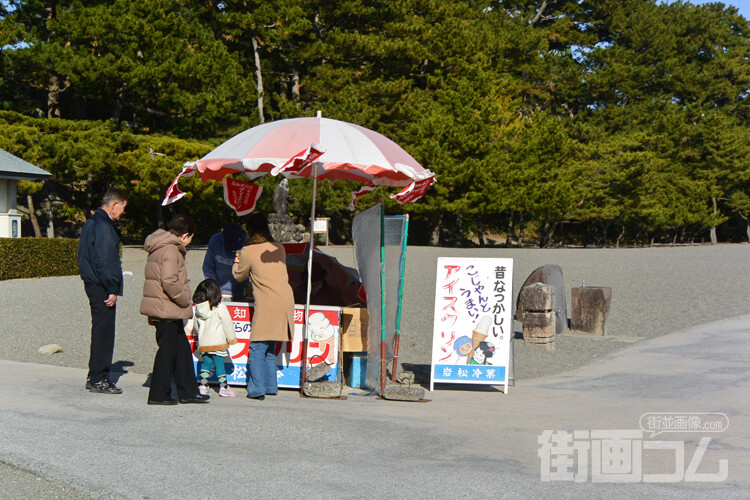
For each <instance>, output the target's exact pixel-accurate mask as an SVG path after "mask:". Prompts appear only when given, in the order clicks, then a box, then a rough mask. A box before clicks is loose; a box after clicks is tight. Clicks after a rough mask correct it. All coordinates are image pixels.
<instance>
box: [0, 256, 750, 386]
mask: <svg viewBox="0 0 750 500" xmlns="http://www.w3.org/2000/svg"><path fill="white" fill-rule="evenodd" d="M323 248H324V250H326V251H327V252H328V253H330V254H331V255H333V256H335V257H337V258H338V259H339V260H340V261H341V262H342V263H344V264H346V265H350V266H353V260H354V258H353V250H352V247H344V246H341V247H334V246H330V247H323ZM204 253H205V249H204V248H193V249H191V250H190V251H189V252H188V256H187V262H188V273H189V275H190V276H192V280H193V281H192V285H193V287H194V286H195V285H196V284H197V283H198V282H199V281H200V280H201V279H202V272H201V264H202V261H203V255H204ZM439 256H453V257H474V258H482V257H510V258H513V259H514V276H513V284H514V298H515V295H517V293H518V286H519V285H520V284H521V283H522V282H523V281H524V280H525V279H526V277H527V276H528V275H529V274H530V273H531V271H533V270H534V269H535V268H536V267H538V266H541V265H544V264H558V265H559V266H560V267H561V268H562V270H563V276H564V279H565V285H566V295H567V303H568V304H570V288H571V287H573V286H580V285H581V282H582V281H585V282H586V284H587V285H590V286H595V285H601V286H611V287H612V306H611V309H610V315H609V319H608V335H607V336H606V337H588V336H583V335H574V334H570V333H563V334H562V335H559V336H558V337H557V340H556V345H557V349H556V350H555V351H549V352H548V351H544V350H542V349H539V348H537V347H535V346H531V345H528V344H526V343H525V342H523V340H518V339H517V340H516V341H515V342H514V349H515V358H514V360H515V378H516V379H522V378H530V377H537V376H543V375H550V374H555V373H559V372H561V371H565V370H568V369H571V368H575V367H578V366H581V365H584V364H587V363H589V362H591V361H595V360H596V359H598V358H601V357H603V356H605V355H606V354H607V353H610V352H612V351H614V350H616V349H621V348H624V347H627V346H629V345H632V344H633V343H634V342H637V341H638V340H639V339H642V338H648V337H654V336H658V335H663V334H665V333H668V332H673V331H677V330H680V329H683V328H686V327H689V326H692V325H696V324H702V323H708V322H710V321H714V320H718V319H722V318H726V317H732V316H737V315H740V314H745V313H748V312H750V300H749V299H750V246H749V245H718V246H695V247H675V248H671V247H663V248H643V249H641V248H639V249H549V250H539V249H522V250H513V249H450V248H432V247H409V249H408V252H407V264H406V284H405V290H404V311H403V321H402V340H401V353H400V359H401V360H402V362H403V363H404V366H405V367H406V368H409V369H415V370H417V371H418V372H424V371H425V370H428V368H429V363H430V350H431V345H432V317H433V307H434V286H435V285H434V284H435V271H436V265H437V258H438V257H439ZM145 260H146V254H145V252H144V251H143V250H142V249H140V248H126V249H125V250H124V252H123V269H124V270H125V271H127V272H129V273H132V275H126V276H125V296H124V297H122V298H121V299H120V300H119V301H118V311H117V339H116V345H115V355H114V361H115V368H119V369H120V370H121V371H132V372H135V373H143V374H146V373H149V372H150V371H151V367H152V363H153V356H154V353H155V352H156V345H155V341H154V335H153V328H152V327H149V326H148V324H147V323H146V320H145V318H144V317H142V316H140V315H139V314H138V307H139V305H140V299H141V289H142V286H143V268H144V265H145ZM0 311H1V312H0V359H9V360H15V361H26V362H35V363H46V364H54V365H60V366H70V367H78V368H85V367H86V365H87V360H88V349H89V331H90V313H89V308H88V303H87V299H86V295H85V293H84V291H83V285H82V283H81V280H80V279H79V278H78V277H77V276H67V277H55V278H43V279H24V280H10V281H0ZM516 330H517V331H519V330H520V324H518V323H516ZM50 343H56V344H60V345H61V346H62V348H63V351H62V352H60V353H57V354H54V355H52V356H45V355H41V354H39V353H38V352H37V349H38V348H39V347H40V346H42V345H44V344H50Z"/></svg>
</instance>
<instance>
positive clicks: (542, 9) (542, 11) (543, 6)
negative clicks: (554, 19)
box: [529, 0, 547, 26]
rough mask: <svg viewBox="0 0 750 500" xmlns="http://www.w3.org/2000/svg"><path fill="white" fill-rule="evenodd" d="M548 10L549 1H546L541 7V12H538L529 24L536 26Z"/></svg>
mask: <svg viewBox="0 0 750 500" xmlns="http://www.w3.org/2000/svg"><path fill="white" fill-rule="evenodd" d="M546 8H547V0H544V1H543V2H542V5H541V6H540V7H539V10H537V11H536V14H535V15H534V17H533V18H532V19H531V21H530V22H529V24H531V25H532V26H533V25H534V24H536V23H537V22H538V21H539V19H541V18H542V15H543V14H544V9H546Z"/></svg>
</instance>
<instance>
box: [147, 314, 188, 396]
mask: <svg viewBox="0 0 750 500" xmlns="http://www.w3.org/2000/svg"><path fill="white" fill-rule="evenodd" d="M154 325H155V326H156V343H157V344H158V346H159V350H157V351H156V357H155V358H154V370H153V372H152V373H151V389H150V390H149V391H148V399H149V401H167V400H169V399H172V377H173V376H174V382H175V385H176V386H177V397H179V398H180V399H183V398H191V397H193V396H196V395H197V394H198V381H197V379H196V377H195V370H194V368H193V356H192V353H191V351H190V342H188V339H187V336H186V335H185V330H184V329H183V325H182V320H181V319H176V320H154Z"/></svg>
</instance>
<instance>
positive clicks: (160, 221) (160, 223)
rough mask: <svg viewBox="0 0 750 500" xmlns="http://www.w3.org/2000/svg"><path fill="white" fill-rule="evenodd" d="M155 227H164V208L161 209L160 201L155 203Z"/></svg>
mask: <svg viewBox="0 0 750 500" xmlns="http://www.w3.org/2000/svg"><path fill="white" fill-rule="evenodd" d="M156 227H159V228H162V229H164V228H165V227H166V226H165V224H164V210H163V209H162V206H161V203H158V204H157V205H156Z"/></svg>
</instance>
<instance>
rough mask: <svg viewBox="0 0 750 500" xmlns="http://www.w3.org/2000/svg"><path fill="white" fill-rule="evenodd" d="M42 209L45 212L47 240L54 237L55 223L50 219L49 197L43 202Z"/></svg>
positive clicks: (50, 205)
mask: <svg viewBox="0 0 750 500" xmlns="http://www.w3.org/2000/svg"><path fill="white" fill-rule="evenodd" d="M44 208H45V209H46V210H47V238H54V237H55V222H54V220H53V219H52V202H51V201H50V199H49V195H48V196H47V198H46V199H45V200H44Z"/></svg>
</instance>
